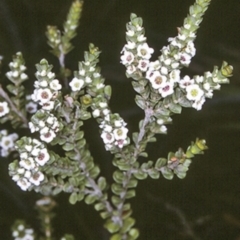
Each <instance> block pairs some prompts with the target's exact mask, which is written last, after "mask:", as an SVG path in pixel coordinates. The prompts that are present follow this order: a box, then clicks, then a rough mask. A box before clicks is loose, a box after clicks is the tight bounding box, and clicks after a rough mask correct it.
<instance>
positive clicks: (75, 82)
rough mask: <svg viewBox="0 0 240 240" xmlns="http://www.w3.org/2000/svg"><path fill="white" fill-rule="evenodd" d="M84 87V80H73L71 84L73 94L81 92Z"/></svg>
mask: <svg viewBox="0 0 240 240" xmlns="http://www.w3.org/2000/svg"><path fill="white" fill-rule="evenodd" d="M83 85H84V81H83V80H82V79H78V78H76V77H75V78H73V79H72V81H71V82H70V83H69V86H70V87H71V89H72V91H73V92H76V91H80V90H81V88H82V86H83Z"/></svg>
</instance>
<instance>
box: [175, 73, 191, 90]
mask: <svg viewBox="0 0 240 240" xmlns="http://www.w3.org/2000/svg"><path fill="white" fill-rule="evenodd" d="M192 84H194V80H192V79H190V77H189V76H188V75H186V76H185V77H184V78H183V79H181V80H180V81H179V87H180V88H183V89H185V88H186V87H187V86H190V85H192Z"/></svg>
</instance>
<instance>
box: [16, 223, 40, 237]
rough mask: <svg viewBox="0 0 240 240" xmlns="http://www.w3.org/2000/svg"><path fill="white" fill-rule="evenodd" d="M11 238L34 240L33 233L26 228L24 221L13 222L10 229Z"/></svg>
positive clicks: (30, 229)
mask: <svg viewBox="0 0 240 240" xmlns="http://www.w3.org/2000/svg"><path fill="white" fill-rule="evenodd" d="M12 237H13V238H14V240H34V239H35V238H34V231H33V229H32V228H28V227H27V226H26V224H25V222H24V221H21V220H17V221H15V223H14V225H13V227H12Z"/></svg>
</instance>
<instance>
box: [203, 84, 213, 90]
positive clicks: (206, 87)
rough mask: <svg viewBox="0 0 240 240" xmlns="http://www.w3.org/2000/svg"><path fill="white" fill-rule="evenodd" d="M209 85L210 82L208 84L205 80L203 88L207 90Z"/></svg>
mask: <svg viewBox="0 0 240 240" xmlns="http://www.w3.org/2000/svg"><path fill="white" fill-rule="evenodd" d="M210 87H211V86H210V84H209V83H208V82H206V83H204V84H203V88H204V89H205V90H207V91H208V90H209V89H210Z"/></svg>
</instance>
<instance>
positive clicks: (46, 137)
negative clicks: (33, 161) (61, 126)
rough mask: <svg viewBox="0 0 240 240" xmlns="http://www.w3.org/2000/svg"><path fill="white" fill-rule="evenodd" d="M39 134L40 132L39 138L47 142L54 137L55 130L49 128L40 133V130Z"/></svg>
mask: <svg viewBox="0 0 240 240" xmlns="http://www.w3.org/2000/svg"><path fill="white" fill-rule="evenodd" d="M40 134H41V135H40V139H41V140H42V141H44V142H47V143H49V142H51V141H52V140H53V139H54V138H55V137H56V134H55V132H54V131H52V130H49V131H48V132H46V133H41V132H40Z"/></svg>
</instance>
